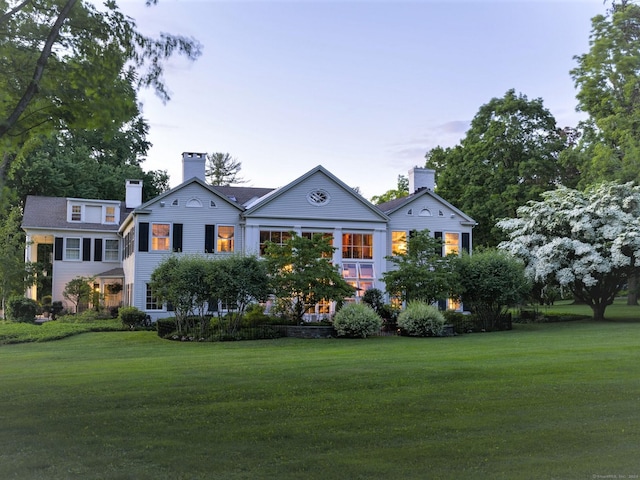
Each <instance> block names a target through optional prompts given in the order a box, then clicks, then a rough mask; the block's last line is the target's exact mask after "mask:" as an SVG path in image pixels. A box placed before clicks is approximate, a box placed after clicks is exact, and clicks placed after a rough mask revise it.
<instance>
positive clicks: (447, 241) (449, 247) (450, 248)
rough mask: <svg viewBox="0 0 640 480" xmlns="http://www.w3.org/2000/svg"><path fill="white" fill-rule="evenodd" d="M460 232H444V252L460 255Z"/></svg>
mask: <svg viewBox="0 0 640 480" xmlns="http://www.w3.org/2000/svg"><path fill="white" fill-rule="evenodd" d="M459 242H460V234H459V233H445V234H444V254H445V256H447V255H458V253H459V252H460V244H459Z"/></svg>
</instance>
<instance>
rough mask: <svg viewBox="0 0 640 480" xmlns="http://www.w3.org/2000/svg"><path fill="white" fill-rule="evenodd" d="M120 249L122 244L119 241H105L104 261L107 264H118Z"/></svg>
mask: <svg viewBox="0 0 640 480" xmlns="http://www.w3.org/2000/svg"><path fill="white" fill-rule="evenodd" d="M119 248H120V242H119V241H118V240H105V241H104V261H105V262H117V261H118V258H119V256H118V253H119V252H118V250H119Z"/></svg>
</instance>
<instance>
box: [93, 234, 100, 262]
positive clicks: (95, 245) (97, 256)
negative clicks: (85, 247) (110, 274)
mask: <svg viewBox="0 0 640 480" xmlns="http://www.w3.org/2000/svg"><path fill="white" fill-rule="evenodd" d="M93 261H94V262H101V261H102V239H101V238H96V239H95V240H94V241H93Z"/></svg>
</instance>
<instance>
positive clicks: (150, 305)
mask: <svg viewBox="0 0 640 480" xmlns="http://www.w3.org/2000/svg"><path fill="white" fill-rule="evenodd" d="M145 305H146V309H147V310H162V304H160V302H159V301H158V299H157V298H156V296H155V295H154V294H153V290H151V285H149V284H148V283H147V295H146V302H145Z"/></svg>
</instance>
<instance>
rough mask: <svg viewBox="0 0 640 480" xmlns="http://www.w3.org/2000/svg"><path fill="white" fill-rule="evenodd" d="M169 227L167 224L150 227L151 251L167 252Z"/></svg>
mask: <svg viewBox="0 0 640 480" xmlns="http://www.w3.org/2000/svg"><path fill="white" fill-rule="evenodd" d="M170 231H171V225H169V224H168V223H154V224H153V225H151V250H158V251H164V250H169V232H170Z"/></svg>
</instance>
